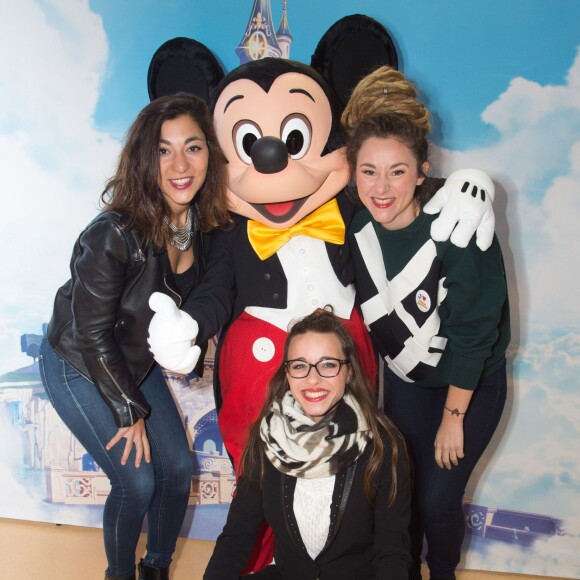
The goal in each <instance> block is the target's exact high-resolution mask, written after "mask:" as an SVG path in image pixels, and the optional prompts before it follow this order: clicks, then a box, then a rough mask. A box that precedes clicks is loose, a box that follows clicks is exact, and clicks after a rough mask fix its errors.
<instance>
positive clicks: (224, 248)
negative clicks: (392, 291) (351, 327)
mask: <svg viewBox="0 0 580 580" xmlns="http://www.w3.org/2000/svg"><path fill="white" fill-rule="evenodd" d="M337 201H338V205H339V208H340V212H341V215H342V217H343V220H344V222H345V225H346V228H347V229H348V226H349V224H350V222H351V221H352V218H353V215H354V211H355V206H354V204H353V203H352V202H351V201H350V200H349V199H348V198H347V197H346V195H345V194H344V193H341V194H339V195H338V196H337ZM232 218H233V219H234V222H235V225H234V227H233V228H231V229H229V230H220V231H215V232H214V233H213V240H212V251H211V253H210V256H209V261H208V264H207V268H206V271H205V273H204V276H203V279H202V280H201V282H200V284H199V286H198V287H197V288H196V290H195V292H193V293H192V295H191V297H190V299H189V300H187V301H186V302H185V303H184V304H183V306H182V308H183V310H185V311H186V312H187V313H188V314H190V315H191V316H192V317H193V318H194V319H195V320H196V321H197V323H198V324H199V335H198V336H199V339H200V340H202V341H203V340H208V339H209V338H211V337H212V336H214V335H215V334H216V333H217V331H218V330H219V329H220V328H222V327H223V326H224V325H226V324H227V322H228V319H229V317H230V314H231V320H235V319H236V318H237V317H238V316H239V315H240V314H241V313H242V312H243V311H244V310H245V309H246V308H247V307H248V306H260V307H264V308H280V309H283V308H286V307H287V300H288V281H287V279H286V275H285V274H284V269H283V268H282V264H281V262H280V259H279V258H278V256H277V255H276V254H274V255H273V256H270V257H269V258H267V259H266V260H261V259H260V258H259V256H258V255H257V254H256V252H255V251H254V249H253V248H252V246H251V244H250V241H249V239H248V233H247V229H248V219H247V218H245V217H242V216H239V215H232ZM325 245H326V251H327V253H328V258H329V260H330V263H331V264H332V267H333V269H334V272H335V274H336V276H337V278H338V279H339V280H340V282H341V283H342V284H343V285H344V286H347V285H348V284H350V283H352V282H353V281H354V267H353V264H352V260H351V259H350V253H349V249H348V239H345V243H344V244H343V245H338V244H331V243H326V244H325Z"/></svg>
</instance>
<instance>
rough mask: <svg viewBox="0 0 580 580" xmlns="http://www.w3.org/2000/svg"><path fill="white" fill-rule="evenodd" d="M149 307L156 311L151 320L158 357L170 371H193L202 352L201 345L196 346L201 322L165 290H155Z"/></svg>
mask: <svg viewBox="0 0 580 580" xmlns="http://www.w3.org/2000/svg"><path fill="white" fill-rule="evenodd" d="M149 307H150V308H151V310H153V311H154V312H155V313H156V314H154V315H153V318H152V319H151V323H150V324H149V338H148V342H149V349H150V350H151V352H152V353H153V356H154V358H155V360H156V361H157V362H158V363H159V364H160V365H161V366H162V367H163V368H165V369H167V370H169V371H173V372H175V373H179V374H183V375H186V374H188V373H190V372H191V371H192V370H193V369H194V368H195V365H196V363H197V361H198V359H199V355H200V354H201V350H200V348H199V346H194V342H195V339H196V337H197V333H198V331H199V327H198V325H197V322H196V321H195V320H194V319H193V318H192V317H191V316H190V315H189V314H187V312H183V310H179V308H177V306H176V305H175V302H173V300H172V299H171V298H170V297H169V296H167V294H162V293H161V292H154V293H153V294H151V297H150V298H149Z"/></svg>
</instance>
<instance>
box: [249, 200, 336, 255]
mask: <svg viewBox="0 0 580 580" xmlns="http://www.w3.org/2000/svg"><path fill="white" fill-rule="evenodd" d="M344 234H345V227H344V221H343V219H342V216H341V215H340V210H339V209H338V203H337V201H336V199H331V200H330V201H328V202H326V203H325V204H324V205H323V206H321V207H319V208H318V209H317V210H315V211H313V212H312V213H311V214H309V215H307V216H306V217H305V218H304V219H302V220H301V221H299V222H298V223H297V224H294V225H293V226H290V227H289V228H284V229H281V230H277V229H275V228H271V227H270V226H265V225H264V224H261V223H260V222H257V221H255V220H248V238H249V239H250V244H252V248H254V251H255V252H256V254H258V256H259V258H260V260H265V259H266V258H269V257H270V256H273V255H274V254H275V253H276V252H277V251H278V250H279V249H280V248H281V247H282V246H283V245H284V244H285V243H286V242H287V241H288V240H289V239H290V238H292V237H294V236H300V235H302V236H309V237H311V238H317V239H319V240H324V241H325V242H330V243H331V244H344Z"/></svg>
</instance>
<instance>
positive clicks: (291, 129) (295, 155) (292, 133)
mask: <svg viewBox="0 0 580 580" xmlns="http://www.w3.org/2000/svg"><path fill="white" fill-rule="evenodd" d="M311 138H312V125H311V124H310V121H309V120H308V119H307V118H306V117H305V116H304V115H300V114H299V113H295V114H294V115H290V116H288V117H286V118H285V119H284V122H283V123H282V141H284V143H285V144H286V149H288V155H290V157H291V158H292V159H302V157H304V156H305V155H306V153H307V152H308V149H309V148H310V141H311Z"/></svg>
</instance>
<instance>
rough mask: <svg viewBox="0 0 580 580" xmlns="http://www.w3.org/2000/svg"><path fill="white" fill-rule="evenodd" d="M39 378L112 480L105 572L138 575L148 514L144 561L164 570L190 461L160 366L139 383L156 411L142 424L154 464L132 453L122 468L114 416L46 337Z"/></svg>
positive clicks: (185, 490)
mask: <svg viewBox="0 0 580 580" xmlns="http://www.w3.org/2000/svg"><path fill="white" fill-rule="evenodd" d="M40 374H41V377H42V382H43V385H44V388H45V390H46V394H47V395H48V398H49V399H50V402H51V403H52V405H53V406H54V408H55V410H56V412H57V413H58V415H59V416H60V418H61V419H62V420H63V421H64V423H65V424H66V426H67V427H68V428H69V429H70V430H71V431H72V433H73V434H74V435H75V437H76V438H77V439H78V440H79V441H80V442H81V444H82V445H83V446H84V447H85V449H86V450H87V451H88V453H90V454H91V455H92V457H93V458H94V460H95V461H96V462H97V463H98V464H99V466H100V467H101V469H102V470H103V471H104V472H105V473H106V474H107V477H108V478H109V480H110V482H111V492H110V494H109V497H108V498H107V501H106V503H105V508H104V511H103V535H104V541H105V552H106V555H107V562H108V573H109V574H110V575H112V576H119V577H121V578H124V577H128V576H130V575H131V574H134V570H135V550H136V547H137V541H138V540H139V534H140V533H141V528H142V525H143V521H144V519H145V516H147V524H148V536H147V555H146V557H145V563H146V564H148V565H150V566H153V567H155V568H164V567H166V566H169V564H170V563H171V556H172V554H173V552H174V550H175V544H176V541H177V537H178V535H179V531H180V529H181V525H182V523H183V519H184V517H185V511H186V509H187V502H188V498H189V490H190V486H191V475H192V460H191V454H190V450H189V444H188V442H187V437H186V434H185V430H184V428H183V423H182V420H181V417H180V415H179V413H178V411H177V407H176V406H175V402H174V400H173V397H172V395H171V393H170V391H169V388H168V386H167V384H166V382H165V379H164V377H163V374H162V372H161V369H160V367H159V366H158V365H155V366H154V368H153V370H152V371H151V372H150V373H149V375H148V376H147V378H146V379H145V380H144V381H143V383H141V387H140V388H141V392H142V393H143V396H144V397H145V399H146V400H147V402H148V403H149V405H150V406H151V413H150V415H149V417H147V419H146V421H145V425H146V428H147V437H148V439H149V444H150V446H151V463H146V462H145V461H143V462H142V463H141V467H139V468H136V467H135V447H134V446H133V449H132V451H131V455H130V457H129V460H128V461H127V464H126V465H124V466H123V465H121V455H122V454H123V449H124V446H125V442H124V440H121V441H120V442H119V443H117V444H116V445H115V446H114V447H113V448H112V449H111V450H110V451H107V450H106V449H105V445H106V444H107V442H108V441H110V440H111V439H112V437H113V436H114V435H115V434H116V433H117V431H118V427H117V426H116V425H115V421H114V420H113V416H112V414H111V412H110V411H109V408H108V407H107V405H106V404H105V403H104V401H103V399H102V398H101V396H100V395H99V393H98V391H97V389H96V388H95V385H94V384H93V383H91V382H90V381H88V380H87V379H85V378H84V377H83V376H82V375H80V374H79V373H78V372H77V371H76V370H75V369H74V368H73V367H71V366H70V365H69V364H68V363H67V362H66V361H64V360H63V359H62V358H61V357H60V356H59V355H58V354H57V353H55V352H54V350H52V348H51V347H50V346H49V344H48V342H47V341H46V339H45V340H44V341H43V343H42V345H41V348H40Z"/></svg>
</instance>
